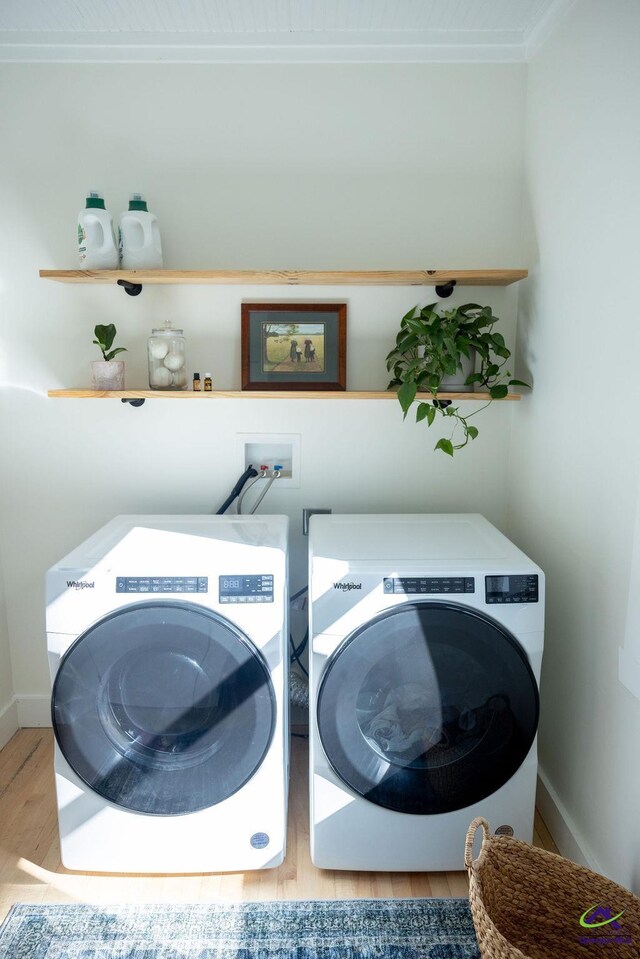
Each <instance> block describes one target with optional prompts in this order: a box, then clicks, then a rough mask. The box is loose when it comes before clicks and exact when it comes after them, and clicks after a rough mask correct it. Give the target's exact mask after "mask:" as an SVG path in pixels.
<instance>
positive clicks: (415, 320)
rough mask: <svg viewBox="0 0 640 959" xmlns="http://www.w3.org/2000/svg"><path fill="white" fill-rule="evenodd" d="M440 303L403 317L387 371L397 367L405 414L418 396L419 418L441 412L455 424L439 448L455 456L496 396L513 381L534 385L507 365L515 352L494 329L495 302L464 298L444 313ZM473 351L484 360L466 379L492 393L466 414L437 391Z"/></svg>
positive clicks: (428, 419)
mask: <svg viewBox="0 0 640 959" xmlns="http://www.w3.org/2000/svg"><path fill="white" fill-rule="evenodd" d="M437 305H438V304H437V303H430V304H429V306H425V307H423V308H422V309H421V310H420V309H418V307H417V306H416V307H414V308H413V309H412V310H410V311H409V313H407V314H406V316H403V318H402V320H401V322H400V331H399V333H398V335H397V337H396V345H395V348H394V349H393V350H391V352H390V353H389V355H388V356H387V370H389V371H390V372H393V379H392V380H391V382H390V383H389V387H388V388H389V389H392V388H397V390H398V400H399V402H400V406H401V407H402V410H403V413H404V416H405V418H406V416H407V413H408V412H409V409H410V407H411V406H412V404H413V403H414V401H416V400H417V406H416V422H418V423H419V422H421V421H423V420H426V422H427V425H428V426H431V425H432V424H433V423H434V421H435V419H436V417H437V416H442V417H443V418H444V421H445V422H447V423H449V424H450V425H451V426H452V431H451V435H450V437H449V438H442V439H440V440H438V442H437V443H436V445H435V449H437V450H442V452H443V453H448V455H449V456H453V454H454V451H455V450H460V449H462V448H463V447H464V446H466V445H467V443H468V442H469V440H474V439H475V438H476V437H477V435H478V429H477V427H476V426H473V425H472V424H471V423H470V422H469V420H470V419H471V418H472V417H474V416H476V415H477V414H478V413H479V412H480V411H481V410H483V409H486V407H487V406H488V405H489V404H490V403H491V401H492V400H501V399H504V397H505V396H506V395H507V393H508V388H509V386H526V387H528V386H529V384H528V383H523V382H522V380H514V379H510V377H511V373H510V372H509V371H508V370H505V369H504V365H505V363H506V362H507V360H508V359H509V357H510V356H511V352H510V350H509V349H508V348H507V346H506V344H505V341H504V337H503V336H502V334H501V333H494V332H493V327H494V324H495V323H496V322H497V321H498V319H499V318H498V317H497V316H494V314H493V313H492V311H491V307H490V306H479V305H478V304H477V303H465V304H464V305H463V306H458V307H456V308H455V309H453V310H445V311H444V313H443V314H442V315H440V314H439V313H438V312H437V311H436V306H437ZM474 356H476V357H479V359H480V363H479V364H478V363H477V361H476V366H479V369H477V370H475V371H474V369H473V366H472V367H471V369H472V372H471V373H470V374H469V375H468V376H467V377H466V379H465V383H466V384H467V385H469V386H474V387H476V386H477V388H479V390H480V391H482V392H486V393H488V394H489V397H490V398H489V400H488V402H487V403H485V405H484V406H482V407H481V408H480V409H479V410H476V411H475V412H473V413H467V415H466V416H463V415H462V413H461V412H460V410H459V409H458V407H457V406H453V405H452V404H451V401H449V400H439V399H438V393H439V392H444V391H446V385H445V387H444V390H443V386H442V382H443V379H444V378H445V377H452V376H455V374H456V373H457V372H458V371H461V370H462V369H463V358H465V359H466V360H469V361H471V360H472V358H473V357H474ZM424 393H430V394H431V399H430V400H429V401H428V402H427V401H425V400H423V399H422V398H421V397H420V394H424ZM472 395H473V394H470V396H472ZM458 431H461V432H458ZM456 434H457V435H456ZM456 439H458V441H457V442H456Z"/></svg>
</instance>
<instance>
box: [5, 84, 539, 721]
mask: <svg viewBox="0 0 640 959" xmlns="http://www.w3.org/2000/svg"><path fill="white" fill-rule="evenodd" d="M524 79H525V71H524V67H523V66H517V65H515V66H512V65H509V66H506V65H502V66H471V67H469V66H443V65H438V66H401V67H398V66H357V67H339V66H327V67H312V66H309V67H302V66H291V67H277V66H267V67H254V66H240V67H234V66H226V67H200V66H177V65H171V66H92V65H78V66H42V65H22V66H17V65H16V66H5V67H3V68H2V69H1V71H0V83H1V84H2V87H3V90H4V97H3V105H2V107H1V108H0V111H1V114H0V128H2V130H3V148H2V151H1V152H2V157H1V161H2V162H3V163H4V166H5V176H4V177H3V179H2V186H1V189H2V196H1V202H0V208H2V210H3V215H2V218H1V222H0V230H1V231H2V233H3V245H4V258H3V263H4V266H3V276H2V282H3V297H4V303H5V310H4V329H3V332H2V337H3V340H4V342H5V346H6V349H7V352H8V357H9V362H8V364H7V369H6V370H5V373H4V376H3V383H2V385H3V388H2V391H1V393H0V397H1V400H0V402H1V404H2V406H1V411H0V412H1V417H0V419H1V422H2V427H1V429H2V439H1V441H2V449H3V450H5V451H8V450H10V451H11V453H10V455H9V456H7V457H5V458H4V465H3V471H4V477H3V486H4V495H3V498H2V514H1V518H0V523H1V532H2V561H3V565H4V575H5V581H6V592H7V616H8V623H9V630H10V636H11V644H12V653H13V669H14V673H13V675H14V689H15V692H16V695H17V696H18V699H19V701H20V704H21V707H22V711H21V716H22V717H23V721H27V720H28V718H29V716H31V718H32V721H37V718H38V717H37V716H35V719H34V712H33V711H32V710H31V711H30V709H31V708H30V706H29V701H28V699H27V698H26V697H28V696H29V695H36V696H41V695H46V693H47V691H48V676H47V671H46V659H45V642H44V637H43V628H44V611H43V602H42V596H43V577H44V572H45V570H46V569H47V567H48V566H49V565H50V564H52V563H53V562H54V561H56V560H57V559H59V558H60V557H61V556H62V555H64V553H65V552H66V551H67V550H68V549H69V548H70V547H73V546H74V545H76V544H77V543H78V542H80V541H81V540H82V539H83V538H84V537H85V536H86V535H88V534H89V533H91V532H92V531H93V530H95V529H96V528H98V527H99V526H100V525H101V524H102V523H104V522H105V521H107V520H108V519H109V518H111V517H112V516H113V515H115V514H117V513H121V512H133V513H135V512H155V511H158V512H190V511H195V512H203V511H204V512H206V511H209V510H211V509H212V508H215V507H217V505H219V503H220V502H221V501H222V500H223V498H224V497H225V496H226V493H227V491H228V490H229V488H230V487H231V486H232V484H233V483H234V482H235V480H236V478H237V476H238V474H239V472H240V463H239V448H238V447H239V444H238V441H237V438H236V433H237V432H241V431H254V432H255V431H258V432H259V431H269V430H271V431H273V430H277V431H278V432H298V433H300V434H301V435H302V461H303V475H302V486H301V488H300V489H299V490H292V491H284V490H281V491H278V490H277V489H274V490H273V491H272V492H271V493H270V494H269V497H268V500H265V504H264V507H263V508H264V509H268V510H269V511H272V512H278V511H286V512H288V513H289V514H290V515H291V517H292V520H293V523H294V535H293V544H292V545H293V548H294V564H293V566H294V571H295V572H294V583H293V585H294V587H296V586H299V585H300V584H301V582H303V580H304V560H303V555H304V553H303V551H304V548H305V541H303V540H302V537H301V535H300V532H299V529H300V513H301V508H302V506H323V507H332V508H333V509H334V510H337V511H350V510H351V511H364V510H378V511H393V510H400V511H408V510H425V511H428V510H446V509H450V510H479V511H481V512H483V513H485V514H486V515H487V516H488V517H489V518H490V519H491V520H493V521H494V522H496V523H498V524H503V525H504V521H505V518H506V509H505V501H506V483H505V475H506V467H507V441H508V434H509V424H510V420H511V417H512V415H514V411H515V415H518V413H519V411H518V410H517V409H516V404H505V405H503V406H500V407H495V408H494V409H493V410H491V411H489V412H488V415H485V417H484V422H483V421H480V423H479V426H480V430H481V433H480V437H479V438H478V440H477V441H476V443H475V445H474V448H473V449H470V450H466V451H465V452H464V454H463V455H460V457H459V458H456V459H455V460H453V461H451V460H450V459H449V458H448V457H446V456H444V455H443V454H441V453H433V446H434V444H435V441H436V439H437V436H436V435H433V433H432V432H429V433H427V432H426V430H424V429H422V428H420V427H419V426H416V425H415V424H412V423H410V422H407V423H404V424H403V423H402V419H401V413H400V409H399V407H398V406H397V405H396V404H395V402H388V403H386V402H380V403H375V404H374V403H370V402H349V403H347V402H337V403H335V402H328V401H325V402H324V403H323V402H319V401H313V402H308V403H304V402H284V403H282V402H277V401H270V402H260V401H236V402H220V403H219V404H218V403H214V404H212V403H202V402H201V403H198V402H187V403H185V402H182V401H175V402H170V401H155V402H147V404H146V405H145V406H144V407H143V408H141V409H137V410H136V409H132V408H129V407H123V406H121V405H120V404H119V403H117V402H114V401H105V402H89V401H53V400H48V399H47V398H46V390H47V389H48V388H55V387H60V386H82V385H86V384H87V382H88V363H89V361H90V360H91V359H92V358H96V356H97V353H96V352H95V349H96V348H95V347H92V346H91V340H92V338H93V336H92V330H93V326H94V324H95V323H97V322H104V323H108V322H115V323H116V325H117V327H118V342H119V343H123V344H124V345H126V346H127V347H128V350H129V352H128V353H127V354H125V359H126V361H127V368H128V373H127V377H128V385H129V386H132V387H133V386H144V385H145V359H144V357H145V353H144V350H145V342H146V337H147V335H148V332H149V330H150V328H151V326H152V325H156V324H158V323H161V322H162V320H163V319H164V318H165V317H166V316H168V317H171V318H172V319H175V320H177V321H179V323H180V325H184V328H185V331H186V334H187V336H188V347H189V353H190V357H191V359H190V361H189V366H190V368H191V369H192V370H193V369H197V370H199V371H200V372H201V373H202V372H203V371H204V370H205V369H211V370H212V371H213V374H214V381H215V385H216V386H218V387H220V388H224V387H227V388H229V387H235V388H238V386H239V364H240V353H239V322H240V304H241V301H242V300H243V299H251V298H253V299H254V300H264V299H270V300H272V301H278V300H279V299H285V300H288V301H296V300H303V299H306V300H310V301H313V300H317V299H325V300H346V301H347V302H348V304H349V318H348V323H349V362H348V380H349V385H350V387H351V388H352V389H357V388H369V389H376V388H384V387H385V386H386V383H387V374H386V371H385V368H384V362H383V359H384V356H385V354H386V352H387V351H388V350H389V349H390V347H391V345H392V343H393V337H394V334H395V329H396V326H397V323H398V321H399V319H400V317H401V316H402V315H403V314H404V313H405V312H406V311H407V310H408V309H409V308H410V307H411V306H413V305H414V304H416V303H417V302H418V301H420V302H421V303H422V304H424V303H426V302H430V301H432V300H433V299H435V295H434V293H433V290H430V289H415V288H404V289H402V288H395V289H393V288H390V289H364V288H348V289H327V288H319V289H315V288H302V289H298V290H295V289H292V288H268V287H260V288H237V287H235V288H234V287H231V288H218V289H217V288H215V287H191V288H189V287H165V288H160V287H148V288H146V289H144V290H143V292H142V294H141V295H140V296H139V297H138V298H137V299H132V298H130V297H127V296H126V295H125V294H124V293H123V291H121V290H118V289H114V288H109V287H97V286H76V287H72V286H63V285H59V284H54V283H47V282H45V281H41V280H39V279H38V277H37V271H38V269H39V268H56V267H57V268H65V267H67V268H69V267H74V266H75V264H76V254H75V230H76V227H75V219H76V214H77V210H78V209H79V208H80V206H81V205H82V203H83V198H84V196H85V191H86V190H87V189H89V188H99V189H101V190H102V191H103V192H104V195H105V196H106V199H107V204H108V206H109V207H110V208H111V210H112V212H113V213H114V214H117V213H118V212H119V211H120V210H121V209H122V208H123V206H124V204H125V203H126V200H127V198H128V192H129V191H130V190H142V191H144V192H146V194H147V196H148V198H149V203H150V209H152V210H154V212H156V213H157V214H158V216H159V218H160V223H161V229H162V233H163V239H164V247H165V254H166V255H165V265H166V266H168V267H184V268H198V267H200V268H205V267H209V268H211V267H237V268H252V267H253V268H260V267H264V268H269V267H272V268H274V267H275V268H285V269H286V268H289V269H296V268H331V267H333V268H343V269H346V268H350V267H356V268H357V267H360V268H372V269H374V268H383V269H385V268H402V267H406V268H410V267H418V268H419V267H422V268H424V267H428V268H430V267H432V266H433V267H440V268H449V267H456V266H458V267H461V268H464V267H467V268H471V267H509V266H519V265H520V263H521V256H520V248H519V237H520V201H521V191H522V144H523V113H522V110H523V103H524V93H525V90H524ZM517 295H518V294H517V287H510V288H506V289H490V288H483V289H466V290H465V289H461V290H459V291H458V292H457V293H456V294H455V295H454V298H452V300H451V301H449V302H451V303H453V302H455V303H461V302H465V301H467V300H471V299H478V300H480V301H481V302H488V303H491V304H492V305H493V306H494V308H495V310H496V312H497V313H498V315H502V316H503V317H504V319H505V327H506V330H507V333H508V334H509V336H511V338H513V334H514V321H515V314H516V308H517ZM519 406H524V403H521V404H519ZM40 705H41V707H42V708H44V705H45V704H44V700H43V701H42V702H41V703H40ZM34 708H35V707H34ZM36 712H37V710H36ZM38 715H39V716H42V715H43V714H42V712H40V713H38ZM25 717H26V718H25Z"/></svg>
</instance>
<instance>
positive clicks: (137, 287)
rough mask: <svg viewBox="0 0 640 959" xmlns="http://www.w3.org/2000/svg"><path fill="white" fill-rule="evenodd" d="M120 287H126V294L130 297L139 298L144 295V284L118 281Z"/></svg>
mask: <svg viewBox="0 0 640 959" xmlns="http://www.w3.org/2000/svg"><path fill="white" fill-rule="evenodd" d="M116 282H117V284H118V286H123V287H124V292H125V293H128V294H129V296H138V295H139V294H140V293H142V283H132V282H131V280H117V281H116Z"/></svg>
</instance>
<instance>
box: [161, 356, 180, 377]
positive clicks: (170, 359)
mask: <svg viewBox="0 0 640 959" xmlns="http://www.w3.org/2000/svg"><path fill="white" fill-rule="evenodd" d="M164 365H165V366H166V368H167V369H168V370H171V372H172V373H175V371H176V370H180V369H182V367H183V366H184V356H180V354H179V353H167V355H166V356H165V358H164Z"/></svg>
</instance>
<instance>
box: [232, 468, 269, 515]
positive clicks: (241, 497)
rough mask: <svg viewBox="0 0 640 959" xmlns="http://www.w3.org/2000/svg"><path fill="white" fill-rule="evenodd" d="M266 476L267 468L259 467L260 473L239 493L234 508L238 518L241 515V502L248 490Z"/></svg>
mask: <svg viewBox="0 0 640 959" xmlns="http://www.w3.org/2000/svg"><path fill="white" fill-rule="evenodd" d="M266 475H267V467H266V466H261V467H260V472H259V473H257V474H256V476H255V478H254V479H252V480H251V482H250V483H247V485H246V486H245V488H244V489H243V490H242V492H241V493H240V496H239V497H238V505H237V506H236V509H237V511H238V515H239V516H241V515H242V501H243V500H244V498H245V496H246V494H247V493H248V492H249V490H250V489H251V487H252V486H255V485H256V483H257V482H258V480H260V479H264V478H265V476H266Z"/></svg>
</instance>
